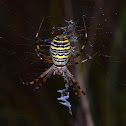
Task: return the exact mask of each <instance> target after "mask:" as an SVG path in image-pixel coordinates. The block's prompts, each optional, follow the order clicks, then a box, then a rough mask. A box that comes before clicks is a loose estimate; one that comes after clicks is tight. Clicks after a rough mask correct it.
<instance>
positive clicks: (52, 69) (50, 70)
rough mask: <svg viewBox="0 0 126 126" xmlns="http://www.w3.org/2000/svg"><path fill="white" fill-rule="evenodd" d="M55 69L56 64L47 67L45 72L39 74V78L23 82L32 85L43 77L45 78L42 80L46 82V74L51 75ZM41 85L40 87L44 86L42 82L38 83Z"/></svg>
mask: <svg viewBox="0 0 126 126" xmlns="http://www.w3.org/2000/svg"><path fill="white" fill-rule="evenodd" d="M53 71H54V65H52V66H51V67H50V68H49V69H47V70H46V71H45V72H44V73H42V74H41V75H39V77H38V78H37V79H34V80H33V81H30V82H26V83H25V82H23V84H25V85H32V84H34V83H35V82H38V81H39V80H40V79H42V78H43V80H42V82H43V83H44V82H45V81H46V80H47V79H48V78H47V77H45V78H44V76H45V75H48V77H49V75H50V76H51V74H52V73H53ZM38 85H39V87H40V86H42V83H39V84H38Z"/></svg>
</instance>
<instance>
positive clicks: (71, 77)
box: [65, 68, 85, 96]
mask: <svg viewBox="0 0 126 126" xmlns="http://www.w3.org/2000/svg"><path fill="white" fill-rule="evenodd" d="M65 72H66V73H67V74H68V76H69V77H70V79H71V80H72V82H73V83H70V86H72V87H73V91H74V92H75V95H77V96H78V93H77V91H76V88H78V90H79V91H80V92H81V93H82V94H83V95H85V92H84V91H83V90H82V89H81V88H80V85H79V84H78V83H77V81H76V79H75V78H74V77H73V75H72V74H71V72H70V71H69V70H68V68H66V69H65ZM75 87H76V88H75Z"/></svg>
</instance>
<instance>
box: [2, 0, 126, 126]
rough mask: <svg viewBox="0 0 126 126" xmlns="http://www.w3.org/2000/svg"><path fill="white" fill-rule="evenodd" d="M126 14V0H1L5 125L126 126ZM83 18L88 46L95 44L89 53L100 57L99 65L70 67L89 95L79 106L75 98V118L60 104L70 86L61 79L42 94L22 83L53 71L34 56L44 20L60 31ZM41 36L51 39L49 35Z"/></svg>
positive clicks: (96, 61)
mask: <svg viewBox="0 0 126 126" xmlns="http://www.w3.org/2000/svg"><path fill="white" fill-rule="evenodd" d="M125 12H126V1H125V0H120V1H118V0H109V1H107V0H46V1H45V0H37V1H34V0H21V1H17V0H11V1H6V0H0V83H1V86H0V125H1V126H22V125H23V126H126V121H125V118H126V100H125V96H126V77H125V75H126V72H125V70H126V49H125V48H126V42H125V40H126V37H125V31H126V30H125V29H126V14H125ZM82 15H86V16H87V17H86V18H85V22H86V26H87V29H88V41H89V42H91V44H93V48H92V49H91V50H90V48H88V46H87V48H86V50H87V52H88V53H89V54H90V55H91V54H92V53H93V52H96V51H98V50H101V52H100V54H99V55H97V56H96V57H95V58H94V60H91V61H89V62H87V63H85V64H81V65H78V66H77V67H75V66H73V67H70V70H71V71H72V73H73V74H74V76H75V78H76V79H77V81H78V82H79V84H80V86H81V87H82V88H84V89H85V90H86V96H81V98H80V100H77V99H76V98H75V96H74V94H72V93H71V95H70V101H71V105H72V111H73V115H72V116H71V115H70V114H69V112H68V108H67V107H65V106H63V105H61V104H59V102H58V101H57V97H59V96H58V93H57V90H59V89H62V88H64V84H65V82H64V80H63V79H62V78H61V77H59V76H51V77H50V78H49V79H48V80H47V82H46V84H45V85H44V86H43V87H42V88H41V89H40V91H37V92H34V91H33V89H34V87H33V86H25V85H23V84H22V81H21V79H23V80H24V81H30V80H32V79H33V78H36V77H37V76H38V75H39V74H40V73H42V72H43V71H44V70H46V69H47V68H48V67H49V66H50V65H48V64H45V63H43V62H41V61H39V59H38V57H37V56H36V55H32V52H34V41H33V40H34V36H35V34H36V32H37V30H38V27H39V24H40V22H41V20H42V17H43V16H45V17H47V16H50V17H51V18H52V20H53V23H54V24H55V26H56V27H59V26H64V19H66V20H70V19H72V20H74V21H77V20H78V19H79V20H81V21H82ZM88 17H89V18H88ZM105 20H106V21H105ZM45 22H46V23H45V25H44V26H43V27H44V29H50V28H52V22H51V20H48V18H47V19H46V21H45ZM98 24H100V25H101V28H102V29H100V30H98V29H97V28H98ZM80 25H81V27H83V23H80ZM106 32H108V34H106ZM40 36H42V37H40V38H47V37H52V36H51V34H50V33H49V30H48V32H47V33H45V34H42V33H40ZM80 44H81V42H80ZM29 45H30V46H29ZM87 45H89V47H90V44H89V43H87ZM92 50H94V51H92ZM24 52H25V53H24ZM29 52H30V53H29ZM45 52H46V51H45ZM47 53H48V51H47ZM82 58H83V56H82V57H81V59H82ZM79 60H80V59H79ZM34 61H36V62H35V63H34V64H33V65H32V64H31V63H33V62H34Z"/></svg>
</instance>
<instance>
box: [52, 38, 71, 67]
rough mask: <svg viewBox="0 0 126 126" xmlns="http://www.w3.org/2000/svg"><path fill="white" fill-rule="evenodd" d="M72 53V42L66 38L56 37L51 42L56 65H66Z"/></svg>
mask: <svg viewBox="0 0 126 126" xmlns="http://www.w3.org/2000/svg"><path fill="white" fill-rule="evenodd" d="M70 51H71V46H70V42H69V40H68V39H67V37H66V36H56V37H55V38H54V39H53V41H52V42H51V47H50V52H51V56H52V60H53V63H54V64H55V65H60V66H64V65H66V63H67V62H68V59H69V56H70Z"/></svg>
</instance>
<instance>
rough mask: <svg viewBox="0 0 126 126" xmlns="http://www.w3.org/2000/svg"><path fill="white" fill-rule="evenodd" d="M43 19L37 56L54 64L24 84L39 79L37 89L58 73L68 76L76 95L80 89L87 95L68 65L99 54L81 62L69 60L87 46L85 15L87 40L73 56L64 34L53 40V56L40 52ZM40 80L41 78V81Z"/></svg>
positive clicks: (36, 38)
mask: <svg viewBox="0 0 126 126" xmlns="http://www.w3.org/2000/svg"><path fill="white" fill-rule="evenodd" d="M43 21H44V18H43V20H42V22H41V24H40V26H39V30H38V32H37V33H36V36H35V43H36V48H35V51H36V54H37V56H38V57H39V58H40V60H43V62H47V63H52V64H53V65H52V66H51V67H50V68H49V69H47V70H46V71H45V72H43V73H42V74H41V75H39V77H38V78H37V79H34V80H33V81H31V82H28V83H24V84H26V85H29V84H34V83H35V82H36V83H37V82H38V81H39V83H38V84H37V87H36V88H35V90H36V89H38V88H39V87H40V86H42V83H44V82H45V81H46V80H47V79H48V78H49V77H50V76H51V75H52V74H53V75H55V74H58V75H61V76H62V77H65V78H68V80H69V85H70V86H71V87H72V89H73V91H74V92H75V95H76V96H79V94H78V92H79V91H81V92H82V93H83V94H84V95H85V93H84V91H83V90H82V89H81V88H80V86H79V84H78V83H77V81H76V79H75V78H74V77H73V75H72V74H71V72H70V71H69V70H68V68H67V66H68V65H73V64H80V63H83V62H86V61H88V60H90V59H92V57H93V56H95V55H96V54H97V53H95V54H94V55H93V56H89V58H87V59H85V60H82V61H81V62H69V61H71V60H73V59H75V58H77V57H78V56H80V55H81V54H82V51H83V49H84V48H85V44H86V42H87V31H86V26H85V21H84V17H83V21H84V29H85V40H84V42H83V45H82V47H81V49H80V52H79V53H77V54H75V55H74V56H72V57H71V56H70V53H71V45H70V42H69V40H68V39H67V37H66V36H63V35H59V36H56V37H55V38H54V39H53V40H52V42H51V45H50V54H51V57H50V56H46V55H44V54H42V53H41V52H40V47H39V44H38V35H39V32H40V29H41V26H42V23H43ZM40 80H41V82H40Z"/></svg>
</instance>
